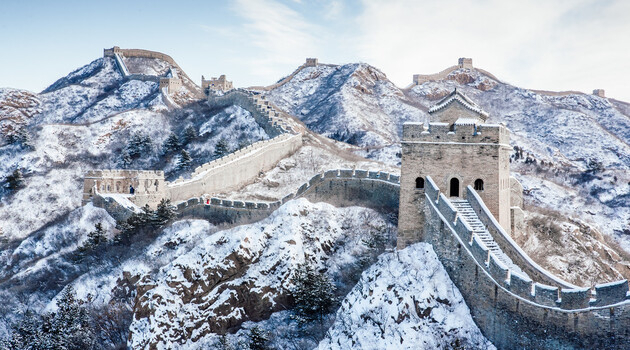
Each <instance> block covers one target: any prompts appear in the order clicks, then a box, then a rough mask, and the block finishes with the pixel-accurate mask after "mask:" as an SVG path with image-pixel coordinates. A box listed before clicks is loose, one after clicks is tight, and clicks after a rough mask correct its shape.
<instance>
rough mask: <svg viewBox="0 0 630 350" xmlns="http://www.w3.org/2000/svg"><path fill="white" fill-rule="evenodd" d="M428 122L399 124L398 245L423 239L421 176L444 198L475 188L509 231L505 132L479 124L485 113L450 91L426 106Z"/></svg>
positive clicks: (484, 117) (483, 122) (506, 133)
mask: <svg viewBox="0 0 630 350" xmlns="http://www.w3.org/2000/svg"><path fill="white" fill-rule="evenodd" d="M429 114H430V115H431V119H432V120H433V122H431V123H429V125H427V126H425V125H424V123H405V124H404V125H403V138H402V165H401V177H400V209H399V219H398V230H399V233H398V237H399V238H398V248H404V247H405V246H407V245H409V244H411V243H415V242H418V241H421V240H423V237H421V235H422V231H423V228H424V211H423V208H424V200H425V194H424V186H425V181H426V180H425V179H426V177H427V175H429V176H431V178H432V179H433V181H435V183H436V185H437V186H438V187H439V188H440V189H442V190H443V191H444V194H445V195H447V196H448V197H459V198H462V199H464V197H465V194H466V186H468V185H471V186H473V187H474V188H475V190H476V191H477V192H478V193H479V195H480V196H481V198H482V199H483V201H484V202H485V204H486V205H487V207H488V209H490V211H491V212H492V214H493V215H494V217H495V218H496V219H497V221H498V222H499V224H501V226H502V227H503V228H504V229H505V230H506V231H507V232H510V169H509V165H510V151H511V148H510V134H509V130H508V129H507V128H506V127H505V126H503V125H498V124H485V121H486V119H487V118H488V113H486V112H485V111H483V110H482V109H481V107H479V106H478V105H477V104H476V103H475V102H473V101H472V100H471V99H470V98H468V97H467V96H465V95H464V94H462V93H461V92H459V91H457V90H455V91H453V92H452V93H451V94H449V95H448V96H446V97H445V98H444V99H442V100H441V101H440V102H438V103H437V104H436V105H435V106H433V107H431V109H429Z"/></svg>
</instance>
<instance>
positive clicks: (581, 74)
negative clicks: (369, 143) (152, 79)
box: [0, 0, 630, 101]
mask: <svg viewBox="0 0 630 350" xmlns="http://www.w3.org/2000/svg"><path fill="white" fill-rule="evenodd" d="M2 8H3V10H2V11H1V12H0V44H1V45H2V46H1V47H2V48H3V49H4V53H3V55H1V56H0V87H13V88H21V89H28V90H32V91H41V90H42V89H44V88H46V87H47V86H49V85H50V84H52V83H53V82H54V81H55V80H57V79H59V78H61V77H63V76H65V75H67V74H68V73H69V72H71V71H73V70H75V69H77V68H79V67H81V66H83V65H85V64H88V63H89V62H91V61H93V60H94V59H97V58H99V57H101V56H102V50H103V48H109V47H112V46H114V45H117V46H120V47H121V48H144V49H150V50H155V51H160V52H164V53H166V54H168V55H170V56H172V57H173V58H174V59H175V60H176V61H177V62H178V63H179V65H180V66H181V67H182V68H183V69H184V70H185V71H186V73H188V75H189V76H191V77H192V78H193V79H195V81H196V82H197V83H199V80H200V78H201V75H205V76H206V78H208V77H210V76H218V75H220V74H226V75H227V76H228V79H229V80H233V81H234V84H235V86H251V85H269V84H272V83H274V82H275V81H277V80H278V79H280V78H282V77H283V76H286V75H287V74H289V73H290V72H292V71H293V70H294V69H295V68H296V67H297V66H298V65H300V64H301V63H303V61H304V59H305V58H306V57H317V58H319V60H320V62H325V63H336V64H343V63H351V62H366V63H369V64H371V65H373V66H375V67H377V68H379V69H380V70H382V71H383V72H384V73H385V74H387V76H388V77H389V78H390V79H391V80H392V81H393V82H394V83H396V84H397V85H398V86H399V87H405V86H407V85H409V83H411V78H412V75H413V74H418V73H420V74H430V73H435V72H438V71H441V70H442V69H444V68H446V67H448V66H451V65H453V64H455V63H456V62H457V58H458V57H472V58H473V62H474V65H475V66H476V67H481V68H484V69H486V70H488V71H489V72H491V73H493V74H494V75H496V76H497V77H499V78H500V79H502V80H504V81H507V82H509V83H511V84H514V85H517V86H520V87H524V88H530V89H543V90H554V91H562V90H578V91H582V92H586V93H590V92H591V91H592V90H593V89H596V88H603V89H605V90H606V95H607V96H608V97H612V98H616V99H620V100H624V101H630V87H629V86H628V85H627V83H626V82H625V81H624V79H623V77H628V76H630V65H629V64H628V63H627V59H628V57H629V56H630V55H629V54H630V46H628V45H627V44H625V43H624V41H623V38H624V37H626V36H628V35H630V15H629V14H630V2H628V1H623V0H608V1H594V0H577V1H564V0H552V1H549V0H547V1H543V0H531V1H518V2H516V1H501V0H484V1H474V2H470V1H455V0H445V1H439V2H436V1H414V0H393V1H387V2H381V1H376V0H364V1H350V0H347V1H341V0H315V1H305V0H233V1H228V2H224V1H181V2H178V3H177V4H173V3H172V2H167V1H137V2H135V1H134V2H124V1H119V0H115V1H109V2H106V3H105V2H98V3H91V2H89V3H88V2H82V1H76V0H73V1H60V2H46V1H41V0H36V1H29V2H25V1H15V0H9V1H8V2H6V3H3V5H2Z"/></svg>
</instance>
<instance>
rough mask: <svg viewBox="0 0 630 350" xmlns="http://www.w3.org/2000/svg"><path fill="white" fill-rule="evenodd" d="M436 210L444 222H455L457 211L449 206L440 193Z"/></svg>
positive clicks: (448, 202) (451, 205)
mask: <svg viewBox="0 0 630 350" xmlns="http://www.w3.org/2000/svg"><path fill="white" fill-rule="evenodd" d="M437 207H438V210H439V211H440V213H441V214H442V215H443V216H444V218H445V219H446V220H448V221H449V222H451V223H452V222H455V218H456V217H457V209H455V207H454V206H453V204H451V201H449V200H448V198H446V196H445V195H444V194H442V193H440V195H439V196H438V203H437Z"/></svg>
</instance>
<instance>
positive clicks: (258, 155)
mask: <svg viewBox="0 0 630 350" xmlns="http://www.w3.org/2000/svg"><path fill="white" fill-rule="evenodd" d="M301 145H302V135H301V134H295V135H291V134H282V135H280V136H278V137H276V138H273V139H270V140H265V141H260V142H256V143H254V144H252V145H249V146H248V147H246V148H244V149H241V150H238V151H236V152H234V153H232V154H229V155H227V156H225V157H222V158H220V159H217V160H214V161H211V162H208V163H206V164H203V165H201V166H199V167H197V168H196V169H195V171H194V172H193V175H192V178H191V179H188V180H184V179H182V178H179V179H177V180H176V181H175V182H172V183H170V182H168V181H165V180H164V172H163V171H161V170H123V169H121V170H116V169H114V170H89V171H87V172H86V174H85V178H84V181H83V200H84V201H89V200H90V199H91V198H92V197H94V196H95V195H98V194H110V193H117V194H124V195H130V186H133V188H134V189H135V193H134V195H133V196H130V197H129V200H130V201H132V202H133V203H135V204H136V205H138V206H144V205H145V204H149V206H151V207H155V206H156V205H157V204H158V203H159V202H160V200H161V199H163V198H164V199H170V200H171V201H173V202H176V201H181V200H186V199H188V198H192V197H195V196H198V195H200V194H203V193H215V192H219V191H225V190H230V189H234V188H237V187H240V186H243V185H244V184H246V183H247V182H249V181H251V180H252V179H254V178H255V177H256V176H258V174H259V172H260V171H267V170H269V169H270V168H271V167H273V166H275V164H276V163H277V162H278V161H279V160H280V159H282V158H285V157H287V156H288V155H290V154H292V153H293V152H295V151H296V150H297V149H298V148H299V147H301Z"/></svg>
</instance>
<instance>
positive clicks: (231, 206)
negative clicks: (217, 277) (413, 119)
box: [177, 169, 400, 224]
mask: <svg viewBox="0 0 630 350" xmlns="http://www.w3.org/2000/svg"><path fill="white" fill-rule="evenodd" d="M399 188H400V182H399V177H398V176H397V175H393V174H389V173H386V172H377V171H367V170H358V169H357V170H351V169H337V170H328V171H325V172H323V173H320V174H316V175H314V176H313V177H311V179H310V180H309V181H308V182H305V183H304V184H302V185H301V186H300V187H299V188H298V189H297V190H296V191H295V192H291V193H289V194H287V195H285V196H283V197H282V199H281V200H277V201H274V202H251V201H241V200H231V199H224V198H217V197H209V198H208V197H200V198H191V199H188V200H187V201H183V202H181V203H179V204H178V205H177V210H178V213H179V214H178V215H179V216H180V217H195V218H202V219H206V220H209V221H211V222H213V223H221V222H228V223H239V224H244V223H251V222H254V221H258V220H262V219H264V218H266V217H267V216H269V215H270V214H271V213H272V212H274V211H275V210H276V209H278V208H280V206H282V205H283V204H285V203H287V202H288V201H290V200H293V199H296V198H302V197H305V198H308V199H309V200H311V201H313V202H327V203H330V204H333V205H336V206H352V205H363V206H366V207H369V208H375V209H379V210H384V211H392V212H397V210H398V196H399Z"/></svg>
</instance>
